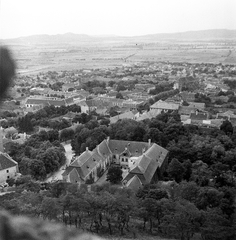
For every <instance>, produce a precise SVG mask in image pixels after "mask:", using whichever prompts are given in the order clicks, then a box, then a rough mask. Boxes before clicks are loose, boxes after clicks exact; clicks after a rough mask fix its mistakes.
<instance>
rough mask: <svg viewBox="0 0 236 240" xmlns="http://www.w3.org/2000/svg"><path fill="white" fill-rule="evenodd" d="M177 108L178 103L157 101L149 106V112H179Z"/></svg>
mask: <svg viewBox="0 0 236 240" xmlns="http://www.w3.org/2000/svg"><path fill="white" fill-rule="evenodd" d="M179 107H180V103H173V102H166V101H162V100H159V101H157V102H155V103H154V104H153V105H151V106H150V110H153V109H156V110H158V113H161V112H162V111H164V112H168V111H176V110H179Z"/></svg>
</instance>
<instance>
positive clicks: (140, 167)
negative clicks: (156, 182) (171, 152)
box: [130, 143, 168, 183]
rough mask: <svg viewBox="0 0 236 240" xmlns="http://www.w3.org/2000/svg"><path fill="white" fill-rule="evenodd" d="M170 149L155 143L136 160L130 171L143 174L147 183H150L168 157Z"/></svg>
mask: <svg viewBox="0 0 236 240" xmlns="http://www.w3.org/2000/svg"><path fill="white" fill-rule="evenodd" d="M167 153H168V151H167V150H166V149H164V148H162V147H161V146H159V145H157V144H155V143H154V144H153V145H152V146H151V147H150V148H149V149H148V150H147V151H146V152H145V153H144V154H143V155H142V156H140V157H139V158H138V159H137V160H136V161H135V164H134V166H133V167H132V168H131V170H130V172H131V173H133V174H143V176H144V178H145V183H150V182H151V180H152V178H153V175H154V174H155V172H156V170H157V168H158V167H161V165H162V164H163V162H164V160H165V159H166V156H167Z"/></svg>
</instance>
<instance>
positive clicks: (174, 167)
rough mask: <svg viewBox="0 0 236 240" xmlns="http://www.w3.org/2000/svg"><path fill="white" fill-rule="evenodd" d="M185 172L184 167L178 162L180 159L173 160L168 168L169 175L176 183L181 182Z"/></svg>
mask: <svg viewBox="0 0 236 240" xmlns="http://www.w3.org/2000/svg"><path fill="white" fill-rule="evenodd" d="M184 170H185V169H184V167H183V166H182V164H181V163H180V162H179V161H178V159H176V158H173V159H172V160H171V162H170V164H169V166H168V168H167V173H168V175H169V176H170V177H171V178H173V179H174V180H175V181H176V182H180V181H181V180H182V178H183V174H184Z"/></svg>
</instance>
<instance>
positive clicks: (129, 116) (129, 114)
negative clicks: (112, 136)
mask: <svg viewBox="0 0 236 240" xmlns="http://www.w3.org/2000/svg"><path fill="white" fill-rule="evenodd" d="M134 118H135V114H134V113H133V112H132V111H129V112H125V113H122V114H118V115H116V116H114V117H111V118H110V123H116V122H117V121H118V120H120V119H134Z"/></svg>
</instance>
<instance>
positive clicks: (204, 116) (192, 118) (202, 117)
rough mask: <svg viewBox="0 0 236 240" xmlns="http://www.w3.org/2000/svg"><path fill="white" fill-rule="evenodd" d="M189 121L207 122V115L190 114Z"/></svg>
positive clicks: (199, 113)
mask: <svg viewBox="0 0 236 240" xmlns="http://www.w3.org/2000/svg"><path fill="white" fill-rule="evenodd" d="M190 118H191V120H207V119H208V113H202V112H195V113H191V114H190Z"/></svg>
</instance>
